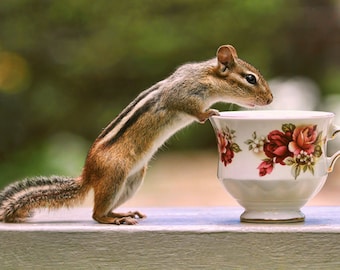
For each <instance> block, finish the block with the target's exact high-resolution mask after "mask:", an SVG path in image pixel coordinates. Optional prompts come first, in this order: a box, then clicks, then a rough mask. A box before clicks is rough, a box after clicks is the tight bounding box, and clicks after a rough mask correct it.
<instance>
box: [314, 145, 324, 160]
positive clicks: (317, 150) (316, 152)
mask: <svg viewBox="0 0 340 270" xmlns="http://www.w3.org/2000/svg"><path fill="white" fill-rule="evenodd" d="M313 155H314V156H315V157H317V158H319V157H321V155H322V149H321V146H320V145H316V146H315V148H314V153H313Z"/></svg>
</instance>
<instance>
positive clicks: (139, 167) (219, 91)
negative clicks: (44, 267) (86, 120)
mask: <svg viewBox="0 0 340 270" xmlns="http://www.w3.org/2000/svg"><path fill="white" fill-rule="evenodd" d="M216 55H217V57H216V58H217V59H216V58H214V59H211V60H208V61H204V62H200V63H189V64H184V65H182V66H180V67H179V68H178V69H177V70H176V71H175V72H174V73H173V74H172V75H170V76H169V77H168V78H166V79H164V80H162V81H160V82H158V83H156V84H155V85H153V86H151V87H150V88H149V89H147V90H145V91H143V92H141V93H140V94H139V95H138V96H137V97H136V99H135V100H133V101H132V102H131V103H130V104H129V105H128V106H127V107H126V108H125V109H124V110H123V111H122V112H121V113H120V114H119V115H118V116H117V117H116V118H115V119H114V120H113V121H112V122H111V123H110V124H109V125H108V126H107V127H106V128H105V129H103V131H102V132H101V133H100V134H99V136H98V137H97V139H96V140H95V141H94V143H93V145H92V146H91V148H90V150H89V152H88V155H87V158H86V161H85V165H84V168H83V170H82V173H81V175H80V176H79V177H75V178H72V177H61V176H50V177H35V178H28V179H24V180H23V181H19V182H16V183H14V184H11V185H9V186H8V187H7V188H5V189H4V190H3V191H2V192H1V193H0V221H3V222H23V221H25V220H26V218H28V217H30V216H31V213H32V210H33V209H36V208H44V207H45V208H50V209H54V208H60V207H64V206H66V207H70V206H74V205H75V204H76V203H80V202H81V201H82V200H83V199H84V198H85V196H86V195H87V193H88V192H89V191H90V189H93V190H94V208H93V215H92V217H93V219H94V220H96V221H97V222H99V223H105V224H129V225H132V224H136V223H137V222H138V221H137V219H138V218H144V217H145V215H144V214H142V213H140V212H138V211H135V212H128V213H115V212H113V210H114V209H115V208H117V207H118V206H120V205H121V204H123V203H124V202H125V201H127V200H128V199H129V198H131V197H132V195H133V194H134V193H135V192H136V191H137V190H138V188H139V187H140V186H141V184H142V182H143V178H144V175H145V172H146V168H147V164H148V161H149V160H150V159H151V157H152V156H153V154H154V153H155V152H156V150H157V149H158V148H159V147H160V146H161V145H162V144H163V143H164V142H165V141H166V140H167V139H168V138H169V137H170V136H171V135H172V134H174V133H175V132H176V131H178V130H179V129H181V128H183V127H184V126H187V125H188V124H190V123H192V122H193V121H195V120H196V121H198V122H199V123H204V122H205V121H206V120H207V119H208V118H209V117H211V116H213V115H218V111H217V110H214V109H210V108H209V107H210V106H211V105H213V104H214V103H216V102H226V103H235V104H238V105H241V106H245V107H254V106H256V105H258V106H261V105H267V104H269V103H270V102H271V101H272V99H273V96H272V93H271V91H270V89H269V86H268V84H267V82H266V81H265V80H264V78H263V77H262V75H261V74H260V73H259V72H258V71H257V70H256V69H255V68H254V67H253V66H251V65H250V64H248V63H246V62H244V61H243V60H241V59H239V58H238V56H237V52H236V50H235V48H234V47H233V46H231V45H223V46H221V47H219V48H218V50H217V54H216Z"/></svg>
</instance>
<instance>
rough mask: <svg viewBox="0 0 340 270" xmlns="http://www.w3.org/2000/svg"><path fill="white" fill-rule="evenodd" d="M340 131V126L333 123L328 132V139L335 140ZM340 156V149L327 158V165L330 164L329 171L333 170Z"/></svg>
mask: <svg viewBox="0 0 340 270" xmlns="http://www.w3.org/2000/svg"><path fill="white" fill-rule="evenodd" d="M339 132H340V126H338V125H335V124H332V125H331V127H330V129H329V133H328V138H329V139H328V140H333V139H334V138H335V136H336V135H337V134H338V133H339ZM339 157H340V150H339V151H337V152H336V153H335V154H333V155H332V156H331V157H328V158H327V165H328V172H329V173H330V172H332V171H333V168H334V164H335V162H336V161H337V159H338V158H339Z"/></svg>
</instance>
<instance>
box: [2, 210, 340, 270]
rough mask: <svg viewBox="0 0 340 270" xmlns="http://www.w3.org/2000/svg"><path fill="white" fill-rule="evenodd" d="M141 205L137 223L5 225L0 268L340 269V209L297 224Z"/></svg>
mask: <svg viewBox="0 0 340 270" xmlns="http://www.w3.org/2000/svg"><path fill="white" fill-rule="evenodd" d="M123 210H124V209H123ZM139 210H143V211H142V212H143V213H145V214H147V215H148V217H147V218H146V219H142V220H140V222H139V224H138V225H134V226H127V225H120V226H117V225H103V224H97V223H96V222H94V221H93V220H92V219H91V209H90V208H77V209H70V210H67V209H63V210H58V211H52V212H48V211H42V212H40V213H37V214H36V215H35V217H33V218H32V219H30V220H29V221H28V222H27V223H21V224H4V223H3V224H0V239H1V242H0V248H1V251H0V258H1V266H0V269H340V207H305V208H303V212H304V213H305V214H306V221H305V222H304V223H291V224H250V223H240V221H239V216H240V214H241V213H242V209H241V208H238V207H205V208H144V209H139Z"/></svg>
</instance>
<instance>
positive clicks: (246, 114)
mask: <svg viewBox="0 0 340 270" xmlns="http://www.w3.org/2000/svg"><path fill="white" fill-rule="evenodd" d="M334 116H335V114H334V113H333V112H327V111H312V110H310V111H307V110H241V111H221V112H219V115H214V116H211V118H213V119H214V118H215V119H239V120H256V119H260V120H283V119H306V118H307V119H310V118H332V117H334Z"/></svg>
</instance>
